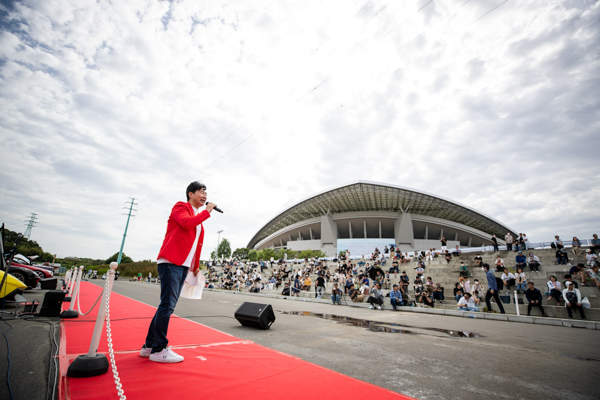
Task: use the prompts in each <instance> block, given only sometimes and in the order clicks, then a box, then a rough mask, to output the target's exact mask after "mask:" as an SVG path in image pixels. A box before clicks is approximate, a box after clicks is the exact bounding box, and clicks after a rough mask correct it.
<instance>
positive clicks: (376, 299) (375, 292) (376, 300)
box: [367, 282, 383, 310]
mask: <svg viewBox="0 0 600 400" xmlns="http://www.w3.org/2000/svg"><path fill="white" fill-rule="evenodd" d="M367 301H368V302H369V304H371V305H370V306H369V309H371V310H372V309H373V308H375V304H377V309H378V310H381V305H382V304H383V292H382V291H381V283H379V282H377V283H375V287H374V288H373V289H371V294H370V295H369V298H368V299H367Z"/></svg>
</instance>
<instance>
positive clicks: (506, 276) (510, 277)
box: [500, 268, 517, 295]
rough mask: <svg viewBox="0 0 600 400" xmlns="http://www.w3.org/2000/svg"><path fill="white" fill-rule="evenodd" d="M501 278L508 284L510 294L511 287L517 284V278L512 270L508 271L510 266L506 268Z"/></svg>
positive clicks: (507, 289)
mask: <svg viewBox="0 0 600 400" xmlns="http://www.w3.org/2000/svg"><path fill="white" fill-rule="evenodd" d="M500 279H502V281H503V282H504V284H505V285H506V294H507V295H508V294H510V287H511V286H514V285H515V283H516V281H517V278H516V277H515V276H514V274H513V273H512V272H508V268H504V273H503V274H502V277H501V278H500Z"/></svg>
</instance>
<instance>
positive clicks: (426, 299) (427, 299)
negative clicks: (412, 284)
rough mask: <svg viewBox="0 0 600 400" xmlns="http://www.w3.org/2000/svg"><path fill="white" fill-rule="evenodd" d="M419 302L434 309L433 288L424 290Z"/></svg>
mask: <svg viewBox="0 0 600 400" xmlns="http://www.w3.org/2000/svg"><path fill="white" fill-rule="evenodd" d="M419 301H420V302H421V303H423V305H426V306H429V307H431V308H433V307H434V306H435V301H433V287H431V286H429V287H428V288H427V290H424V291H423V292H422V293H421V296H420V297H419Z"/></svg>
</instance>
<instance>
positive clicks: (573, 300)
mask: <svg viewBox="0 0 600 400" xmlns="http://www.w3.org/2000/svg"><path fill="white" fill-rule="evenodd" d="M567 284H568V285H569V287H568V288H566V289H565V290H563V292H562V295H563V299H564V300H565V306H566V307H567V312H568V313H569V318H573V311H572V310H573V308H576V309H578V310H579V315H580V316H581V319H586V318H585V313H584V312H583V306H582V305H581V292H580V291H579V289H576V288H575V286H574V285H573V281H570V282H567Z"/></svg>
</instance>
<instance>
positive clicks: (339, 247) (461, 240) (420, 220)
mask: <svg viewBox="0 0 600 400" xmlns="http://www.w3.org/2000/svg"><path fill="white" fill-rule="evenodd" d="M506 232H511V233H512V234H513V236H518V235H517V233H516V231H515V230H513V229H510V228H509V227H507V226H506V225H504V224H502V223H500V222H499V221H496V220H495V219H493V218H491V217H488V216H486V215H484V214H482V213H480V212H479V211H476V210H473V209H472V208H469V207H467V206H464V205H461V204H459V203H457V202H455V201H451V200H447V199H444V198H441V197H439V196H436V195H433V194H429V193H425V192H421V191H418V190H415V189H409V188H405V187H401V186H395V185H388V184H384V183H377V182H368V181H358V182H354V183H350V184H347V185H343V186H340V187H336V188H333V189H329V190H326V191H323V192H321V193H318V194H316V195H313V196H311V197H309V198H307V199H304V200H302V201H300V202H298V203H296V204H295V205H293V206H292V207H290V208H288V209H287V210H284V211H282V212H281V213H279V214H278V215H277V216H276V217H275V218H273V219H271V220H270V221H269V222H268V223H267V224H266V225H265V226H263V227H262V228H261V229H260V230H259V231H258V232H257V233H256V234H255V235H254V237H252V239H251V240H250V242H249V243H248V246H247V247H248V248H251V249H256V250H262V249H265V248H272V249H279V248H287V249H291V250H297V251H299V250H321V251H323V252H324V253H325V254H327V255H328V256H332V255H334V254H335V253H336V252H340V251H344V250H346V249H347V250H349V251H350V253H351V254H352V255H365V256H366V255H370V254H371V253H372V252H373V249H374V248H375V247H378V248H379V249H380V250H383V248H384V247H385V246H389V245H391V244H394V245H395V246H399V247H400V249H401V250H402V251H412V250H426V249H429V248H434V247H435V248H436V249H438V250H439V248H440V238H441V237H442V236H445V237H446V239H447V240H448V244H447V246H448V249H449V250H450V249H452V248H454V247H455V246H456V245H457V244H458V245H460V246H461V247H478V246H482V245H485V246H491V245H492V242H491V240H490V239H491V236H492V233H495V234H496V236H497V237H498V244H504V236H505V235H506Z"/></svg>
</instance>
